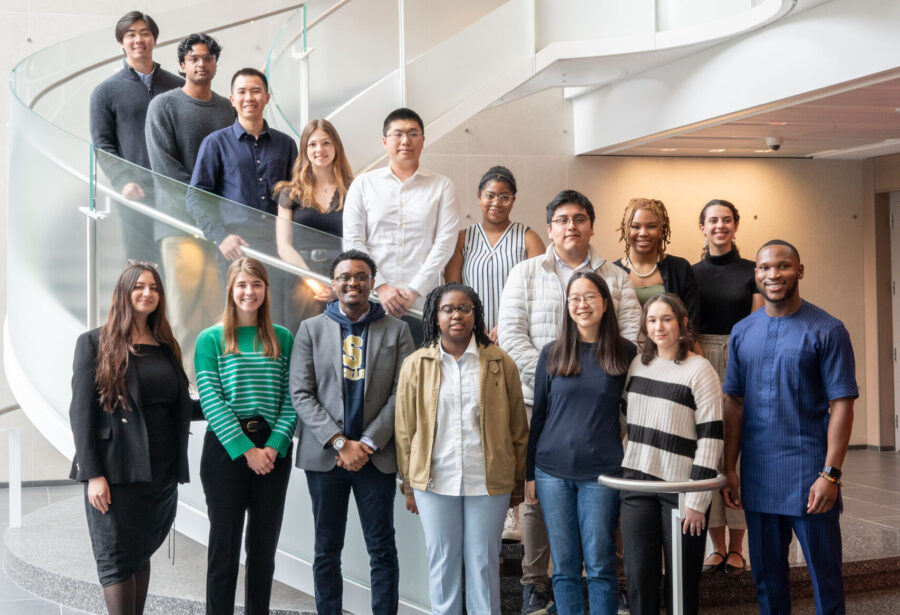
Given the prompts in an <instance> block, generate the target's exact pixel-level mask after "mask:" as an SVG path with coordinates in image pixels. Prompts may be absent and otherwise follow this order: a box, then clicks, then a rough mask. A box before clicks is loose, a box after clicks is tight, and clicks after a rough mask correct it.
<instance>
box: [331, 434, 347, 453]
mask: <svg viewBox="0 0 900 615" xmlns="http://www.w3.org/2000/svg"><path fill="white" fill-rule="evenodd" d="M345 444H347V438H345V437H344V436H338V437H337V438H335V439H334V440H332V442H331V446H333V447H334V450H336V451H338V452H340V451H341V449H343V448H344V445H345Z"/></svg>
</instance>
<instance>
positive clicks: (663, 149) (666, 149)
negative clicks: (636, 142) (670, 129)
mask: <svg viewBox="0 0 900 615" xmlns="http://www.w3.org/2000/svg"><path fill="white" fill-rule="evenodd" d="M659 151H661V152H677V151H678V148H677V147H661V148H659Z"/></svg>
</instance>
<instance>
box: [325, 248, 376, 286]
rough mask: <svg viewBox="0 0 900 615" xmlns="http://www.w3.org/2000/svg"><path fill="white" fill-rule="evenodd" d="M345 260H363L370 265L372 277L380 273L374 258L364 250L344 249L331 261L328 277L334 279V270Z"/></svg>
mask: <svg viewBox="0 0 900 615" xmlns="http://www.w3.org/2000/svg"><path fill="white" fill-rule="evenodd" d="M344 261H362V262H364V263H365V264H367V265H368V266H369V271H371V272H372V277H373V278H374V277H375V274H376V273H378V267H376V266H375V261H374V260H372V257H371V256H369V255H368V254H366V253H365V252H363V251H362V250H344V251H343V252H341V253H340V254H338V255H337V256H335V257H334V260H333V261H331V265H330V268H329V269H328V277H329V278H331V279H332V280H333V279H334V270H335V269H337V266H338V265H340V264H341V263H343V262H344Z"/></svg>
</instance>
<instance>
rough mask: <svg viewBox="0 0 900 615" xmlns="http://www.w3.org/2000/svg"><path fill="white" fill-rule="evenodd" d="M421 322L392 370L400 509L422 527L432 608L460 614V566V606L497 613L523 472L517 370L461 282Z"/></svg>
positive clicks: (524, 431) (434, 299)
mask: <svg viewBox="0 0 900 615" xmlns="http://www.w3.org/2000/svg"><path fill="white" fill-rule="evenodd" d="M422 325H423V328H424V337H425V342H424V344H423V346H422V348H420V349H419V350H418V351H416V352H415V353H413V354H412V355H410V356H409V357H408V358H407V359H406V361H405V362H404V363H403V368H402V369H401V371H400V381H399V383H398V385H397V404H396V422H395V428H396V431H395V440H396V444H397V465H398V470H399V472H400V475H401V476H402V477H403V492H404V494H405V495H406V508H407V509H408V510H409V511H410V512H413V513H418V514H419V515H420V518H421V520H422V528H423V530H424V533H425V548H426V551H427V555H428V572H429V579H430V581H429V594H430V597H431V612H432V613H435V614H438V613H440V614H443V613H454V614H456V613H461V612H462V606H463V605H462V595H463V593H462V587H463V584H462V568H463V563H465V571H466V584H465V586H466V611H467V612H468V613H470V615H475V614H479V615H480V614H485V615H487V614H489V613H498V612H500V568H499V562H500V534H501V532H502V530H503V520H504V518H505V516H506V510H507V508H508V507H509V505H510V500H511V499H517V500H519V501H521V495H520V494H521V486H522V481H523V479H524V477H525V457H526V446H527V442H528V424H527V419H526V417H525V403H524V401H523V399H522V387H521V384H520V382H519V373H518V370H517V369H516V365H515V363H514V362H513V360H512V359H510V358H509V356H508V355H507V354H506V353H505V352H503V351H502V350H500V348H499V347H497V346H496V345H495V344H493V343H491V340H490V338H488V336H487V334H486V333H485V332H484V331H485V329H484V313H483V308H482V305H481V300H480V299H479V298H478V295H477V294H476V293H475V291H474V290H472V289H471V288H469V287H468V286H463V285H461V284H457V283H449V284H445V285H444V286H441V287H439V288H436V289H435V290H433V291H431V293H429V294H428V297H427V298H426V300H425V312H424V316H423V318H422ZM514 489H516V491H517V495H518V497H515V496H512V493H513V490H514ZM515 503H517V502H513V504H515Z"/></svg>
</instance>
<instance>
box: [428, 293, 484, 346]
mask: <svg viewBox="0 0 900 615" xmlns="http://www.w3.org/2000/svg"><path fill="white" fill-rule="evenodd" d="M454 290H458V291H460V292H463V293H465V294H466V295H467V296H468V297H469V299H470V300H471V301H472V305H473V306H474V308H475V326H474V327H473V328H472V334H473V335H474V336H475V341H476V342H477V343H478V345H479V346H490V345H491V344H493V342H492V341H491V338H489V337H488V334H487V333H486V332H485V327H484V306H483V305H482V304H481V299H480V298H479V297H478V293H476V292H475V290H474V289H473V288H472V287H471V286H466V285H465V284H460V283H459V282H447V283H446V284H444V285H443V286H438V287H437V288H435V289H434V290H432V291H431V292H430V293H428V296H427V297H425V308H424V309H423V310H422V331H423V338H424V339H423V340H422V348H426V347H428V346H436V345H437V344H439V343H440V339H441V328H440V327H439V326H438V323H437V315H438V311H439V310H438V308H439V307H440V303H441V298H442V297H443V296H444V295H446V294H447V293H450V292H453V291H454Z"/></svg>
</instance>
